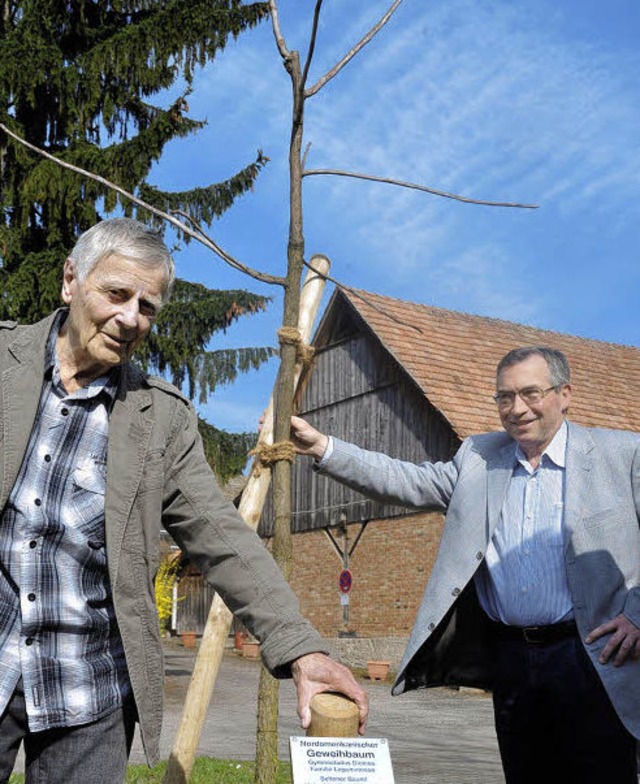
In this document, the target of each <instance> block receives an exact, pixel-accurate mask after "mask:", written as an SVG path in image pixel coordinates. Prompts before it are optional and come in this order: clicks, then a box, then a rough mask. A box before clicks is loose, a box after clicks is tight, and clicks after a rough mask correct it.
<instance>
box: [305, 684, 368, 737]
mask: <svg viewBox="0 0 640 784" xmlns="http://www.w3.org/2000/svg"><path fill="white" fill-rule="evenodd" d="M359 724H360V714H359V711H358V706H357V705H356V704H355V702H353V700H350V699H348V698H347V697H344V696H343V695H342V694H334V693H333V692H327V693H325V694H316V696H315V697H314V698H313V699H312V700H311V724H309V727H308V729H307V735H309V736H311V737H315V738H355V737H356V735H357V734H358V725H359Z"/></svg>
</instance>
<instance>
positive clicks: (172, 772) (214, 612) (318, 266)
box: [163, 256, 357, 784]
mask: <svg viewBox="0 0 640 784" xmlns="http://www.w3.org/2000/svg"><path fill="white" fill-rule="evenodd" d="M310 264H311V265H312V266H313V267H314V269H315V270H317V271H318V273H320V274H316V272H314V271H313V270H309V271H308V272H307V275H306V277H305V280H304V283H303V286H302V292H301V296H300V311H299V316H298V329H299V331H300V334H301V336H302V339H303V340H304V342H305V343H308V342H309V339H310V337H311V330H312V329H313V324H314V322H315V319H316V315H317V313H318V308H319V307H320V301H321V299H322V295H323V293H324V287H325V279H324V277H322V276H323V275H328V274H329V259H327V258H326V256H314V257H313V258H312V259H311V262H310ZM301 374H302V364H298V365H297V366H296V374H295V378H294V384H295V385H296V386H297V384H298V382H299V380H300V376H301ZM258 443H263V444H268V445H269V444H272V443H273V395H272V396H271V400H270V401H269V406H268V407H267V410H266V412H265V417H264V423H263V425H262V430H261V431H260V435H259V437H258ZM270 481H271V469H269V468H265V467H263V466H260V465H259V463H258V459H257V458H255V459H254V462H253V465H252V466H251V473H250V475H249V479H248V481H247V485H246V487H245V489H244V491H243V493H242V499H241V501H240V506H239V507H238V511H239V512H240V515H241V516H242V518H243V520H244V521H245V523H246V524H247V525H248V526H249V527H250V528H253V529H254V530H255V529H256V528H257V527H258V523H259V521H260V515H261V514H262V508H263V506H264V502H265V499H266V497H267V490H268V489H269V482H270ZM232 617H233V616H232V615H231V613H230V612H229V610H228V609H227V607H226V605H225V604H224V602H223V601H222V599H220V597H219V595H218V594H216V596H215V598H214V600H213V602H212V603H211V610H210V611H209V616H208V618H207V623H206V626H205V629H204V633H203V635H202V640H201V642H200V649H199V651H198V655H197V657H196V661H195V665H194V668H193V673H192V675H191V681H190V683H189V689H188V691H187V696H186V698H185V704H184V708H183V711H182V718H181V719H180V726H179V727H178V732H177V733H176V737H175V740H174V743H173V749H172V750H171V755H170V757H169V762H168V764H167V771H166V773H165V776H164V779H163V784H187V782H188V781H189V776H190V775H191V770H192V768H193V763H194V761H195V756H196V749H197V747H198V742H199V740H200V735H201V733H202V727H203V724H204V719H205V715H206V713H207V708H208V707H209V702H210V701H211V694H212V693H213V687H214V685H215V682H216V677H217V675H218V669H219V667H220V661H221V659H222V654H223V652H224V646H225V643H226V640H227V637H228V635H229V628H230V626H231V621H232ZM356 730H357V728H356Z"/></svg>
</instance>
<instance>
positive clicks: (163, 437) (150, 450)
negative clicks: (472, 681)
mask: <svg viewBox="0 0 640 784" xmlns="http://www.w3.org/2000/svg"><path fill="white" fill-rule="evenodd" d="M52 320H53V316H51V317H49V318H47V319H45V320H44V321H41V322H39V323H38V324H35V325H33V326H28V327H20V326H17V325H16V324H15V323H13V322H10V323H8V322H4V323H1V322H0V516H1V514H2V509H3V508H4V505H5V504H6V502H7V498H8V495H9V493H10V492H11V489H12V487H13V485H14V483H15V480H16V477H17V475H18V472H19V470H20V465H21V462H22V458H23V455H24V453H25V450H26V448H27V444H28V441H29V435H30V433H31V428H32V425H33V422H34V419H35V416H36V413H37V408H38V401H39V398H40V391H41V389H42V380H43V368H44V350H45V344H46V340H47V337H48V335H49V331H50V328H51V323H52ZM124 371H125V372H124V373H123V374H122V378H121V384H120V388H119V390H118V396H117V400H116V402H115V403H114V406H113V409H112V411H111V415H110V419H109V440H108V455H107V487H106V495H105V541H106V548H107V559H108V568H109V578H110V582H111V590H112V595H113V603H114V607H115V614H116V619H117V621H118V626H119V628H120V633H121V635H122V640H123V643H124V650H125V656H126V660H127V668H128V671H129V678H130V680H131V686H132V688H133V694H134V697H135V701H136V706H137V709H138V714H139V720H140V729H141V735H142V741H143V744H144V748H145V752H146V754H147V759H148V760H149V762H150V764H153V763H155V762H156V761H157V759H158V744H159V739H160V725H161V721H162V691H163V675H164V671H163V663H162V648H161V645H160V634H159V628H158V617H157V614H156V609H155V598H154V578H155V573H156V570H157V567H158V541H159V533H160V522H162V524H163V525H164V527H165V528H166V529H167V531H168V532H169V533H170V534H171V535H172V537H173V538H174V539H175V541H176V542H178V544H179V545H180V546H181V547H182V548H183V549H184V550H186V552H187V553H188V554H189V555H190V557H191V558H192V559H193V560H194V561H195V563H196V564H197V565H198V567H199V568H200V570H201V571H202V573H203V574H204V575H205V576H206V578H207V579H208V580H209V582H210V583H211V584H212V585H213V586H214V588H215V589H216V590H217V591H218V592H219V593H220V595H221V596H222V598H223V599H224V600H225V602H226V603H227V605H228V606H229V608H230V609H231V610H232V611H233V612H235V613H236V614H237V615H238V616H239V617H240V618H241V619H242V620H243V622H244V623H245V624H246V625H247V626H248V628H249V629H251V631H252V632H253V633H254V634H255V635H256V637H257V638H258V639H260V640H261V641H262V645H261V654H262V657H263V660H264V662H265V664H266V666H267V667H269V669H270V670H271V671H272V673H273V674H275V675H279V676H282V675H288V674H289V668H288V663H289V662H291V661H292V660H293V659H295V658H297V657H298V656H302V655H303V654H305V653H311V652H313V651H323V650H326V646H325V645H324V644H323V642H322V640H321V638H320V636H319V635H318V634H317V632H316V631H315V629H313V627H312V626H311V625H310V624H309V623H308V622H307V621H306V620H305V619H304V618H303V617H302V616H301V615H300V612H299V609H298V602H297V600H296V598H295V596H294V594H293V593H292V591H291V589H290V588H289V586H288V585H287V584H286V582H285V581H284V579H283V578H282V575H281V574H280V571H279V570H278V568H277V567H276V565H275V563H274V561H273V559H272V558H271V556H270V555H269V554H268V552H267V550H266V548H265V547H264V545H263V544H262V542H261V541H260V539H259V538H258V536H257V535H256V534H255V533H254V532H253V531H251V530H250V529H249V528H248V526H247V525H245V523H244V522H243V521H242V519H241V518H240V516H239V514H238V512H237V510H236V509H235V508H234V507H233V506H232V505H231V504H230V503H228V502H227V501H225V499H224V498H223V496H222V494H221V492H220V490H219V488H218V485H217V483H216V480H215V477H214V475H213V473H212V471H211V469H210V468H209V466H208V465H207V462H206V460H205V458H204V454H203V451H202V444H201V441H200V437H199V435H198V430H197V421H196V416H195V413H194V411H193V408H192V407H191V404H190V403H189V402H188V401H187V400H185V399H184V398H183V397H182V395H181V394H180V392H179V391H178V390H177V389H175V388H174V387H172V386H171V385H170V384H167V383H166V382H164V381H163V380H162V379H157V378H150V377H147V376H145V375H144V374H142V373H141V372H140V371H138V370H136V369H135V367H134V366H131V365H130V366H126V367H125V368H124Z"/></svg>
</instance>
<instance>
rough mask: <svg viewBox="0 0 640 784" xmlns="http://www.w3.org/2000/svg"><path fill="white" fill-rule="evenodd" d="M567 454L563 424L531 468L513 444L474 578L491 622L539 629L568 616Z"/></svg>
mask: <svg viewBox="0 0 640 784" xmlns="http://www.w3.org/2000/svg"><path fill="white" fill-rule="evenodd" d="M566 451H567V424H566V422H563V424H562V426H561V427H560V429H559V430H558V432H557V433H556V434H555V436H554V438H553V440H552V441H551V443H550V444H549V446H548V447H547V448H546V449H545V450H544V452H543V454H542V457H541V459H540V463H539V464H538V468H537V469H535V470H533V469H532V467H531V465H530V464H529V462H528V461H527V458H526V457H525V455H524V453H523V452H522V450H521V449H520V446H516V449H515V451H514V461H517V463H516V465H515V467H514V469H513V475H512V477H511V480H510V482H509V486H508V487H507V492H506V495H505V499H504V503H503V506H502V514H501V518H500V522H499V523H498V526H497V527H496V530H495V531H494V534H493V537H492V539H491V542H490V543H489V547H488V548H487V554H486V559H485V564H484V566H483V567H482V568H481V569H480V570H479V571H478V573H477V574H476V588H477V591H478V598H479V600H480V604H481V605H482V607H483V609H484V610H485V612H486V613H487V614H488V615H489V616H490V617H491V618H493V620H496V621H502V623H507V624H510V625H513V626H540V625H544V624H551V623H558V622H559V621H563V620H568V619H570V618H572V617H573V603H572V601H571V595H570V593H569V586H568V583H567V575H566V568H565V561H564V542H563V536H562V526H563V518H564V481H565V462H566Z"/></svg>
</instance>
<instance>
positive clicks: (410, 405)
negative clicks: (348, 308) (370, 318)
mask: <svg viewBox="0 0 640 784" xmlns="http://www.w3.org/2000/svg"><path fill="white" fill-rule="evenodd" d="M298 410H299V411H300V415H301V416H303V417H304V418H305V419H307V420H308V421H309V422H310V423H311V424H312V425H314V426H315V427H317V428H318V429H319V430H321V431H323V432H325V433H330V434H332V435H335V436H338V437H342V438H345V439H346V440H349V441H353V442H354V443H356V444H358V445H359V446H362V447H364V448H366V449H376V450H379V451H382V452H385V453H386V454H389V455H391V456H393V457H399V458H402V459H404V460H411V461H413V462H421V461H424V460H430V461H435V460H446V459H448V458H449V457H451V456H452V454H453V453H454V451H455V450H456V448H457V446H458V445H459V441H458V439H457V438H456V437H455V436H454V434H453V432H452V431H451V428H450V427H449V425H448V424H447V423H446V422H445V421H444V419H443V418H442V416H441V415H440V414H439V412H438V411H436V410H435V409H434V408H433V407H432V406H431V404H430V403H429V402H428V401H427V400H426V399H425V397H424V395H423V394H422V393H421V392H420V391H419V390H418V389H417V388H416V387H415V386H414V384H413V382H412V381H411V380H410V379H409V378H408V377H407V376H406V374H405V373H404V372H403V371H402V370H401V369H400V368H399V367H398V366H397V364H396V363H395V362H394V361H393V359H392V358H390V357H389V355H388V354H387V353H386V352H385V351H384V350H383V349H382V348H381V347H380V346H379V345H378V344H377V343H376V342H375V341H374V340H373V339H372V338H370V337H368V336H365V335H356V336H354V337H351V338H349V339H346V340H344V341H342V342H340V343H338V344H336V345H333V346H330V347H327V348H326V349H322V350H320V351H318V352H317V354H316V358H315V365H314V368H313V370H312V372H311V373H310V374H309V376H308V380H307V382H306V385H305V387H304V390H303V392H302V395H301V396H300V400H299V402H298ZM292 487H293V498H292V503H293V510H292V511H293V522H292V530H293V531H294V532H301V531H309V530H314V529H318V528H324V527H327V526H333V525H337V524H339V523H344V522H346V523H351V522H361V521H366V520H374V519H384V518H388V517H398V516H401V515H405V514H410V513H412V512H413V511H414V510H408V509H406V508H404V507H399V506H394V505H390V504H383V503H381V502H379V501H373V500H370V499H367V498H365V497H364V496H362V495H361V494H360V493H357V492H356V491H354V490H351V489H349V488H346V487H344V486H342V485H340V484H339V483H337V482H335V481H333V480H331V479H328V478H327V477H323V476H319V475H317V474H316V473H314V472H313V471H312V470H311V461H310V460H309V459H306V458H297V459H296V462H295V464H294V467H293V471H292ZM272 510H273V505H272V499H271V494H270V495H269V497H268V499H267V503H266V505H265V510H264V513H263V516H262V522H261V525H260V529H259V530H260V533H261V535H263V536H269V535H270V534H271V531H272V525H271V521H272V515H273V511H272Z"/></svg>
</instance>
